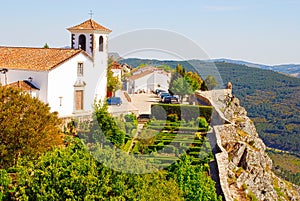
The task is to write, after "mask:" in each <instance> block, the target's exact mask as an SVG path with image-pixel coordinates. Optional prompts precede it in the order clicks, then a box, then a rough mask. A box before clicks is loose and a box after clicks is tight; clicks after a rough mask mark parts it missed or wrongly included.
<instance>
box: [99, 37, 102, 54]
mask: <svg viewBox="0 0 300 201" xmlns="http://www.w3.org/2000/svg"><path fill="white" fill-rule="evenodd" d="M99 51H100V52H103V36H100V38H99Z"/></svg>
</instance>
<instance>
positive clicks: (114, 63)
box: [111, 61, 122, 69]
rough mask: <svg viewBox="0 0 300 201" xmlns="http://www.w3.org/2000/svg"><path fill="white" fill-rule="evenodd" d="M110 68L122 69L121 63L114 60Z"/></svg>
mask: <svg viewBox="0 0 300 201" xmlns="http://www.w3.org/2000/svg"><path fill="white" fill-rule="evenodd" d="M111 69H122V68H121V64H119V63H118V62H116V61H113V62H112V63H111Z"/></svg>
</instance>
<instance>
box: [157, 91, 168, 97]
mask: <svg viewBox="0 0 300 201" xmlns="http://www.w3.org/2000/svg"><path fill="white" fill-rule="evenodd" d="M162 93H168V92H167V91H166V90H162V89H161V90H159V92H158V93H157V95H158V96H159V97H160V95H161V94H162Z"/></svg>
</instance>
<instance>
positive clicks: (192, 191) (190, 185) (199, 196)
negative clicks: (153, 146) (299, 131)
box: [169, 155, 222, 201]
mask: <svg viewBox="0 0 300 201" xmlns="http://www.w3.org/2000/svg"><path fill="white" fill-rule="evenodd" d="M192 160H193V158H192V157H190V156H188V155H183V156H182V157H181V160H180V161H179V162H176V163H175V164H173V165H172V166H171V167H170V168H169V176H170V177H171V178H173V179H175V181H176V182H177V184H178V185H179V188H180V189H181V190H182V191H183V196H184V198H185V200H216V201H221V200H222V197H221V196H219V197H218V196H217V194H216V190H215V183H214V181H213V180H212V179H211V178H210V177H208V176H207V174H206V171H205V170H203V168H202V166H201V165H196V166H194V165H192Z"/></svg>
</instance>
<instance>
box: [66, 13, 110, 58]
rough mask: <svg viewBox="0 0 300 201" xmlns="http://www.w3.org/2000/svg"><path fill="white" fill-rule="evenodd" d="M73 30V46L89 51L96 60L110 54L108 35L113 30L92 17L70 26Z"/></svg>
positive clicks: (73, 47) (70, 29)
mask: <svg viewBox="0 0 300 201" xmlns="http://www.w3.org/2000/svg"><path fill="white" fill-rule="evenodd" d="M68 30H69V31H70V32H71V48H72V49H82V50H84V51H85V52H86V53H88V54H89V55H90V56H91V57H92V58H93V59H94V62H97V60H99V59H100V62H101V63H102V62H104V61H103V60H102V61H101V58H107V56H108V35H109V34H110V33H111V30H109V29H108V28H105V27H103V26H102V25H100V24H98V23H97V22H95V21H94V20H92V19H89V20H87V21H85V22H83V23H81V24H79V25H76V26H73V27H71V28H68Z"/></svg>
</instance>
